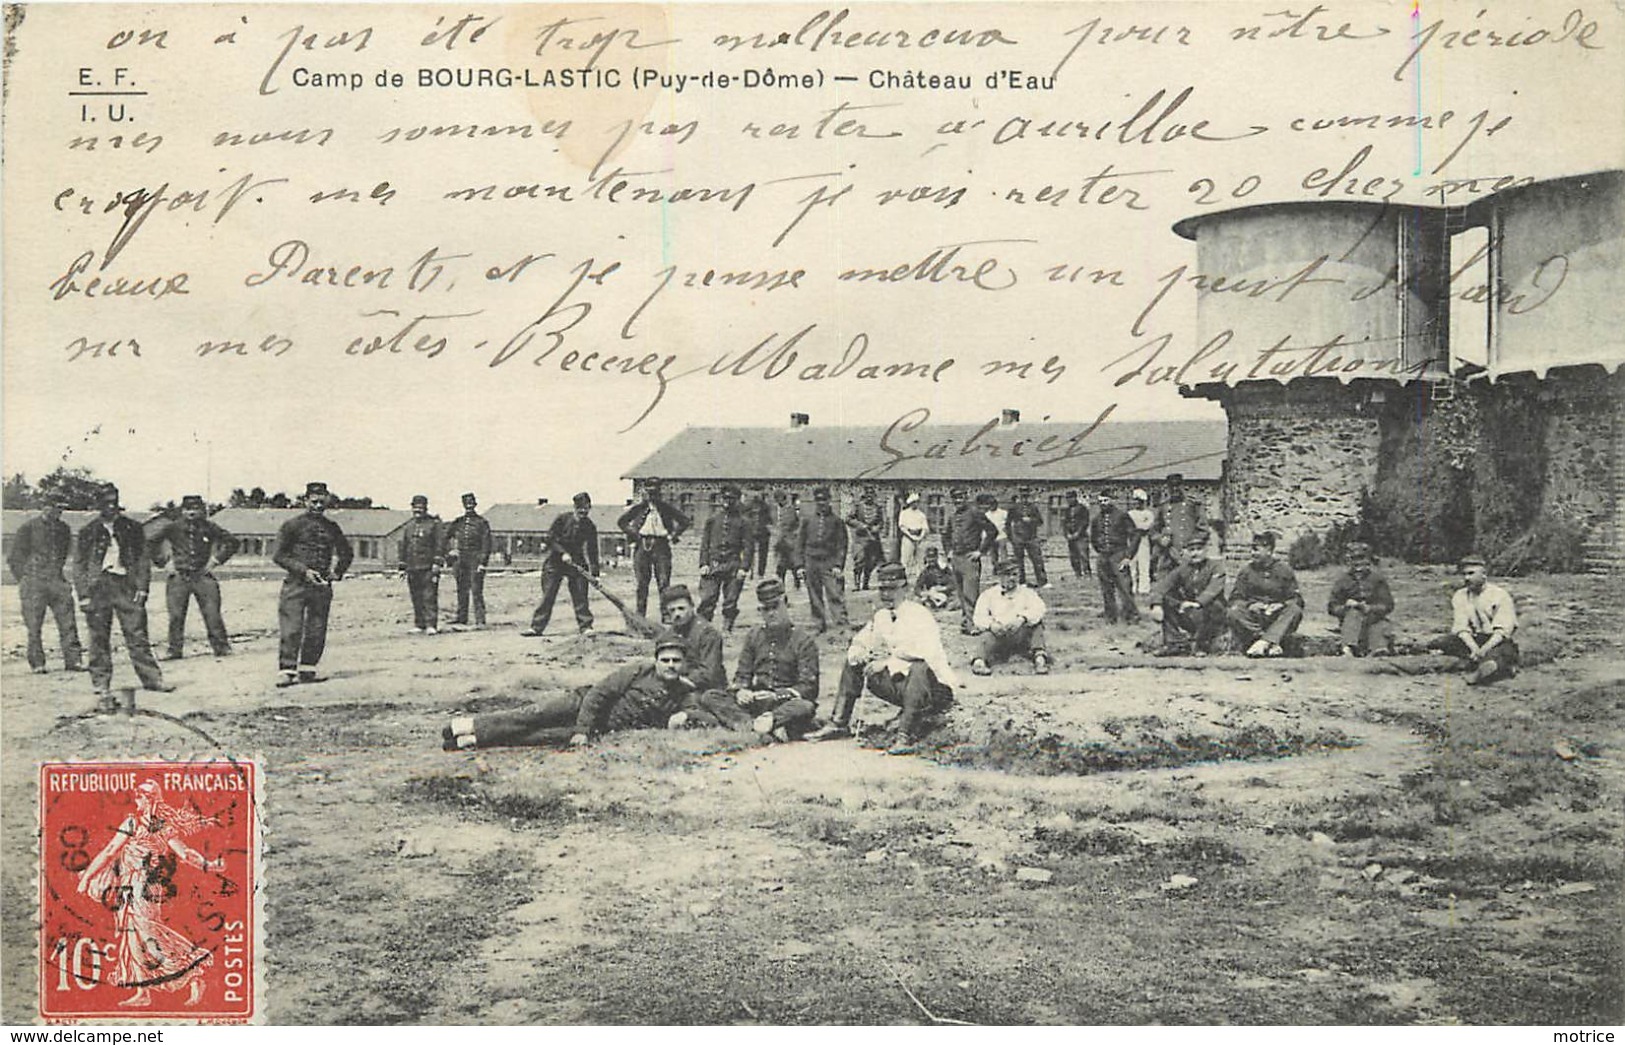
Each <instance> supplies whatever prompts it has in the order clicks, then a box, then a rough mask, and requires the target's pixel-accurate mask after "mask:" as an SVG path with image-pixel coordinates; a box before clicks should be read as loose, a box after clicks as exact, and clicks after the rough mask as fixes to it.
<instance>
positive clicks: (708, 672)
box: [660, 584, 728, 690]
mask: <svg viewBox="0 0 1625 1045" xmlns="http://www.w3.org/2000/svg"><path fill="white" fill-rule="evenodd" d="M660 614H661V616H662V617H664V618H665V621H666V630H665V631H663V632H662V633H661V637H662V638H676V639H677V641H678V642H681V643H682V644H683V653H684V656H685V658H686V660H687V662H688V669H687V675H686V676H685V677H686V678H687V679H688V681H689V682H691V683H693V684H694V688H695V689H696V690H707V689H720V688H721V687H722V686H723V685H725V684H726V683H727V681H728V673H727V669H725V668H724V667H723V666H722V632H720V631H718V630H717V629H716V628H714V627H712V626H711V622H710V621H706V620H701V619H700V617H699V616H698V615H697V614H696V613H695V612H694V596H692V595H690V594H689V592H688V586H687V585H685V584H673V585H672V586H671V587H669V588H667V589H666V590H665V591H663V592H661V593H660Z"/></svg>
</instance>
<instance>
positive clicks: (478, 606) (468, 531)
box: [446, 493, 492, 628]
mask: <svg viewBox="0 0 1625 1045" xmlns="http://www.w3.org/2000/svg"><path fill="white" fill-rule="evenodd" d="M478 508H479V501H478V500H477V499H476V498H475V497H474V495H473V494H471V493H465V494H463V514H462V515H459V516H458V517H457V518H455V519H453V520H452V521H451V523H450V524H449V525H448V526H447V527H446V558H447V560H448V561H449V562H450V564H451V568H452V573H453V575H455V576H456V578H457V615H456V616H455V617H453V618H452V619H451V623H452V625H453V626H454V627H461V626H464V625H466V624H467V623H468V604H469V602H470V601H472V602H473V603H474V627H476V628H483V627H485V568H486V566H488V565H489V564H490V562H491V546H492V541H491V524H490V523H489V522H486V520H485V517H484V516H483V515H481V514H480V513H479V512H478V510H477V509H478Z"/></svg>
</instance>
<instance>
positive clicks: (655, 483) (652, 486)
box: [643, 475, 660, 490]
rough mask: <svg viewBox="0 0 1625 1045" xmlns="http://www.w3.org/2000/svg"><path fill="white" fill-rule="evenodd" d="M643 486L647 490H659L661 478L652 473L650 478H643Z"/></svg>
mask: <svg viewBox="0 0 1625 1045" xmlns="http://www.w3.org/2000/svg"><path fill="white" fill-rule="evenodd" d="M643 488H644V489H646V490H658V489H660V480H659V479H657V478H655V477H654V476H652V475H651V476H649V478H647V479H645V480H643Z"/></svg>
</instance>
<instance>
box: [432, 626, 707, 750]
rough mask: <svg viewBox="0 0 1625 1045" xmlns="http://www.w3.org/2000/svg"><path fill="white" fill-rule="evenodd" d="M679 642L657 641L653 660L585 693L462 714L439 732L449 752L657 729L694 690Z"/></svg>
mask: <svg viewBox="0 0 1625 1045" xmlns="http://www.w3.org/2000/svg"><path fill="white" fill-rule="evenodd" d="M685 663H686V661H685V655H684V653H683V643H682V642H681V641H680V640H678V639H677V638H675V637H673V636H665V637H662V638H659V639H656V640H655V644H654V657H653V659H651V660H645V661H641V662H639V663H637V664H628V665H626V666H625V667H621V668H616V669H615V670H614V671H612V672H610V674H609V675H608V676H607V677H605V678H604V680H603V681H602V682H599V683H598V684H597V685H595V686H593V687H591V688H590V689H587V690H586V691H585V692H582V691H579V690H578V691H576V692H572V693H561V694H559V695H558V696H556V697H553V698H551V699H549V700H544V701H542V702H541V703H538V704H533V705H531V706H530V707H528V708H517V709H515V710H513V711H497V712H493V713H491V714H489V715H465V716H460V717H458V718H454V719H452V720H451V724H450V725H448V726H446V727H445V728H444V729H443V730H441V732H440V738H441V746H442V747H444V748H445V749H446V750H447V751H461V750H465V749H467V748H476V747H537V746H557V745H560V744H563V743H564V742H565V741H566V740H568V741H569V743H570V745H571V746H572V747H580V746H581V745H584V744H586V743H587V742H588V741H589V740H590V739H592V738H594V737H598V736H601V735H602V734H604V733H613V732H616V731H618V730H623V729H660V728H663V727H664V726H665V725H666V724H667V723H668V722H669V721H670V720H671V716H672V715H673V714H675V713H676V711H677V710H678V708H680V707H681V706H682V704H683V702H684V701H685V700H687V699H688V697H689V695H690V694H691V693H693V692H694V687H693V686H692V685H690V684H689V683H688V682H687V681H686V680H684V678H683V669H684V667H685Z"/></svg>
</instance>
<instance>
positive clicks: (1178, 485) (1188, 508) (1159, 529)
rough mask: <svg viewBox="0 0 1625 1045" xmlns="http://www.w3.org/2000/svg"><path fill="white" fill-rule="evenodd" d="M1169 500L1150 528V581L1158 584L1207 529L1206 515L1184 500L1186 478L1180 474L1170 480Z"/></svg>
mask: <svg viewBox="0 0 1625 1045" xmlns="http://www.w3.org/2000/svg"><path fill="white" fill-rule="evenodd" d="M1167 496H1168V499H1167V500H1166V501H1164V502H1163V505H1162V507H1161V508H1158V509H1157V516H1156V521H1155V522H1154V523H1152V525H1151V539H1152V543H1153V547H1152V549H1151V579H1152V580H1153V581H1155V580H1156V579H1157V578H1158V577H1161V576H1162V575H1163V574H1164V573H1166V572H1168V571H1169V570H1171V569H1173V568H1174V567H1175V566H1178V565H1179V553H1180V552H1181V551H1182V550H1183V549H1184V548H1185V545H1186V542H1188V541H1189V540H1190V539H1191V536H1192V535H1193V534H1195V533H1197V532H1199V531H1201V530H1203V529H1205V528H1206V526H1207V519H1206V513H1204V512H1203V511H1202V506H1201V505H1200V504H1197V503H1196V502H1195V501H1191V500H1187V499H1186V498H1185V477H1184V476H1183V475H1181V474H1179V473H1178V472H1174V473H1172V474H1170V475H1169V476H1168V495H1167Z"/></svg>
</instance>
